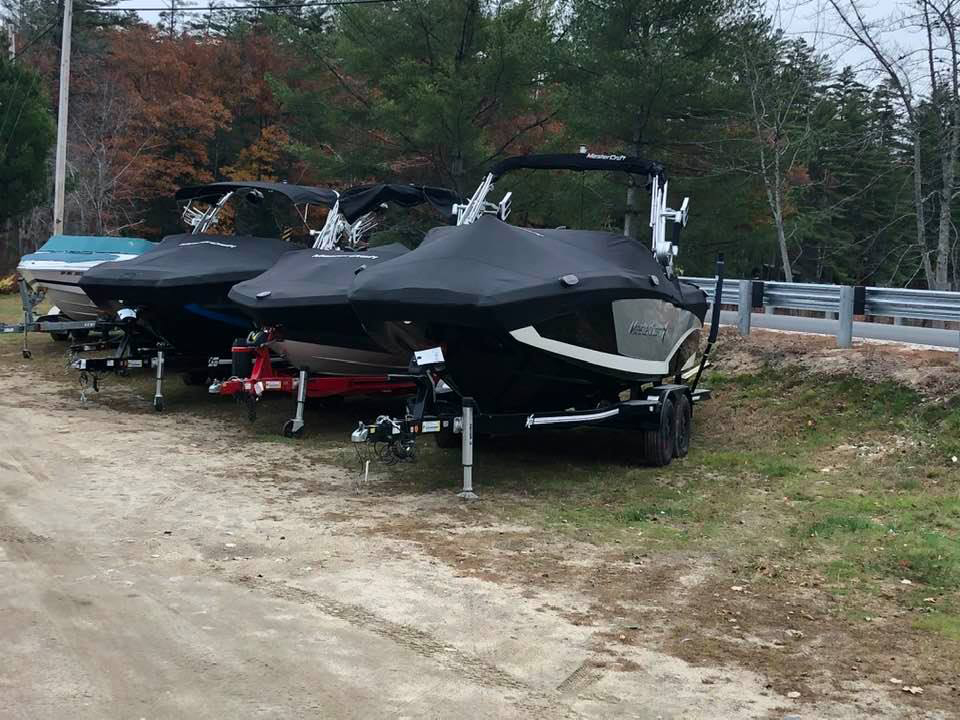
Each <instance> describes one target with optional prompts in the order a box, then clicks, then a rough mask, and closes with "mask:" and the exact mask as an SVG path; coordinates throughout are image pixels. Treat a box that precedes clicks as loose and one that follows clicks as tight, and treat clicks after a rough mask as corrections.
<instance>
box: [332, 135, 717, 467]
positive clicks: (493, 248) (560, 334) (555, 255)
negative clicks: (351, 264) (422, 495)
mask: <svg viewBox="0 0 960 720" xmlns="http://www.w3.org/2000/svg"><path fill="white" fill-rule="evenodd" d="M523 169H529V170H573V171H581V172H585V171H592V172H623V173H629V174H633V175H640V176H643V177H645V178H646V180H647V187H648V188H649V190H650V194H651V206H650V216H649V217H650V221H649V226H650V233H649V238H647V239H643V240H639V239H635V238H631V237H626V236H624V235H622V234H619V233H615V232H604V231H592V230H578V229H544V228H528V227H518V226H514V225H510V224H508V223H507V222H506V219H507V214H508V213H509V210H510V204H511V200H510V198H505V199H504V200H502V201H501V202H500V203H498V204H493V203H491V202H489V201H488V200H487V196H488V194H489V193H490V191H491V190H492V189H493V187H494V184H495V182H497V181H498V180H500V179H501V178H502V177H503V176H504V175H506V174H507V173H510V172H515V171H519V170H523ZM667 189H668V183H667V179H666V174H665V172H664V169H663V167H662V166H661V165H660V164H658V163H655V162H649V161H646V160H642V159H639V158H633V157H627V156H623V155H593V154H576V155H532V156H517V157H511V158H507V159H505V160H504V161H502V162H500V163H498V164H497V165H495V166H494V167H493V168H492V169H491V170H490V172H489V173H488V175H487V176H486V178H485V179H484V181H483V183H482V184H481V186H480V187H479V188H478V190H477V192H476V193H475V194H474V196H473V197H472V198H471V200H470V202H469V203H467V205H466V206H464V207H462V208H460V211H459V215H460V224H459V225H458V226H457V227H445V228H436V229H434V230H432V231H431V232H430V233H429V234H428V235H427V237H426V238H425V239H424V242H423V243H422V244H421V246H420V247H419V248H417V249H416V250H414V251H412V252H410V253H408V254H406V255H403V256H402V257H399V258H396V259H394V260H391V261H389V262H386V263H382V264H380V265H377V266H376V267H372V268H369V269H367V270H365V271H364V272H362V273H360V274H359V275H358V277H357V279H356V281H355V283H354V285H353V289H352V290H351V291H350V302H351V304H352V306H353V307H354V309H355V310H356V312H357V314H358V315H359V317H360V319H361V320H362V322H363V324H364V327H365V328H366V330H367V331H368V332H369V333H370V335H371V337H373V338H374V339H375V340H376V341H377V342H378V343H380V344H381V345H383V346H384V347H393V348H396V349H398V350H405V351H407V352H412V353H414V355H415V357H416V358H417V363H418V364H419V365H420V366H421V367H422V368H423V369H424V377H426V378H428V379H430V383H428V385H430V386H431V388H432V389H430V388H428V390H427V391H426V392H425V393H424V394H423V397H422V398H421V401H420V403H419V406H416V407H413V408H411V412H410V413H409V415H408V417H407V418H406V419H405V422H406V425H404V427H406V428H408V429H410V428H416V429H417V431H420V432H423V431H425V430H424V428H425V427H426V428H429V430H430V431H440V435H438V439H440V438H445V439H446V441H447V442H452V438H451V436H450V435H451V433H452V432H453V431H455V430H457V423H456V422H446V420H450V419H451V418H452V419H454V420H455V419H456V417H462V415H461V414H460V402H461V401H464V400H469V403H470V406H471V407H474V408H475V412H476V417H477V418H478V429H479V431H480V432H492V433H499V432H517V431H521V432H522V431H526V430H531V429H537V428H546V427H571V426H575V425H582V424H606V425H624V426H627V427H634V428H637V427H639V428H641V429H642V430H643V432H644V446H645V455H646V456H647V457H648V459H649V460H650V461H651V462H653V463H654V464H657V465H663V464H666V463H668V462H669V461H670V459H671V458H672V457H674V456H682V455H684V454H686V452H687V449H688V447H689V438H690V420H691V414H692V405H693V403H694V402H695V401H697V400H699V399H702V398H703V397H706V392H705V391H698V390H697V389H696V380H694V382H693V383H691V384H687V383H688V382H689V381H690V380H691V379H693V378H694V376H696V378H697V379H698V378H699V369H700V367H701V366H698V364H697V352H698V348H699V345H700V337H701V332H702V328H703V324H704V317H705V315H706V311H707V299H706V296H705V294H704V292H703V291H702V290H700V289H699V288H697V287H696V286H694V285H692V284H689V283H686V282H683V281H681V280H680V279H679V277H678V276H677V275H676V273H675V272H674V258H675V256H676V254H677V244H678V241H679V234H680V230H681V228H682V227H683V226H684V225H685V224H686V221H687V211H688V206H689V202H688V200H687V199H684V200H683V202H682V204H681V206H680V208H679V209H672V208H670V207H668V205H667ZM668 221H670V222H672V223H673V233H672V234H671V237H669V238H668V237H667V228H666V225H667V222H668ZM421 382H423V381H421ZM441 391H448V392H441ZM449 391H452V392H449ZM448 398H454V399H455V401H454V403H453V408H452V409H450V408H449V405H450V403H449V401H448ZM444 405H446V406H448V407H447V411H446V415H444V413H439V420H438V422H434V420H436V419H437V418H436V417H434V419H432V420H430V421H429V422H425V421H424V419H425V418H429V417H431V407H433V408H436V407H438V406H444ZM434 415H435V416H436V415H437V413H436V412H434ZM444 417H446V420H444ZM376 427H377V426H376V425H374V426H370V427H368V428H367V430H366V433H367V434H366V436H364V432H360V434H359V435H360V439H361V440H363V439H367V438H369V437H370V436H371V430H372V431H373V432H372V434H373V437H376V438H380V440H382V438H383V437H384V435H383V434H382V432H380V431H378V430H377V429H376ZM362 430H363V428H361V431H362ZM381 430H382V428H381ZM444 431H446V432H444ZM391 434H392V435H393V436H394V437H396V436H397V435H402V434H403V433H391ZM355 439H357V438H355ZM464 442H466V440H464ZM400 452H401V454H402V453H403V452H405V451H404V450H402V449H401V450H400Z"/></svg>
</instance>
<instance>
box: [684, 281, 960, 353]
mask: <svg viewBox="0 0 960 720" xmlns="http://www.w3.org/2000/svg"><path fill="white" fill-rule="evenodd" d="M682 279H683V280H686V281H688V282H691V283H693V284H694V285H696V286H697V287H699V288H700V289H701V290H703V291H704V292H705V293H706V295H707V299H708V300H709V301H710V302H713V293H714V288H715V286H716V280H715V279H714V278H700V277H685V278H682ZM721 303H722V304H723V305H734V306H736V307H737V308H738V310H739V313H738V314H739V318H738V320H739V321H738V326H739V328H740V333H741V334H743V335H747V334H749V333H750V324H751V323H750V316H751V312H752V311H753V310H754V309H755V308H761V307H762V308H788V309H792V310H813V311H818V312H824V313H833V314H835V316H836V318H837V320H838V328H837V343H838V345H840V347H850V345H851V344H852V341H853V316H854V315H871V316H878V317H891V318H894V319H897V320H899V319H901V318H908V319H912V320H934V321H942V322H960V292H947V291H938V290H912V289H904V288H880V287H862V286H861V287H852V286H848V285H822V284H814V283H786V282H767V281H760V280H728V281H726V282H725V283H724V286H723V298H722V300H721ZM958 341H960V335H958Z"/></svg>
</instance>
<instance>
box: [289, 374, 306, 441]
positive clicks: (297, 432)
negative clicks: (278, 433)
mask: <svg viewBox="0 0 960 720" xmlns="http://www.w3.org/2000/svg"><path fill="white" fill-rule="evenodd" d="M307 382H308V378H307V371H306V370H301V371H300V376H299V379H298V381H297V414H296V415H294V416H293V417H292V418H291V419H290V420H287V421H286V422H285V423H284V424H283V436H284V437H289V438H299V437H303V426H304V423H303V408H304V406H306V404H307Z"/></svg>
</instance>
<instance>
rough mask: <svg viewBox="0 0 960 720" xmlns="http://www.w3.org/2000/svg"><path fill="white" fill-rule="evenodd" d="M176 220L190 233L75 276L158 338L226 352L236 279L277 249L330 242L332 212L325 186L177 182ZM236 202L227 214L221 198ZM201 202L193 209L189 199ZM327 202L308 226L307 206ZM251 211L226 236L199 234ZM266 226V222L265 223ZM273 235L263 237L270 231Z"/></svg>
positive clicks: (180, 347)
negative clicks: (321, 218) (180, 206)
mask: <svg viewBox="0 0 960 720" xmlns="http://www.w3.org/2000/svg"><path fill="white" fill-rule="evenodd" d="M176 197H177V199H178V200H180V201H185V202H186V207H185V208H184V220H185V221H186V222H187V223H188V224H189V225H192V226H193V232H192V233H191V234H180V235H171V236H168V237H166V238H164V239H163V241H161V242H160V243H158V244H157V245H156V247H154V248H153V249H152V250H150V251H149V252H147V253H144V254H143V255H141V256H139V257H137V258H136V259H134V260H130V261H126V262H122V263H118V262H111V263H104V264H102V265H99V266H97V267H96V268H94V269H93V270H91V271H88V272H87V273H86V274H85V275H84V276H83V278H82V280H81V287H82V288H83V290H84V292H85V293H87V295H88V296H89V297H90V298H91V299H92V300H93V301H94V302H95V303H96V304H97V305H98V306H99V307H100V308H102V309H105V310H109V311H112V312H120V311H123V313H124V317H127V318H129V319H131V320H132V321H134V322H136V323H137V324H138V325H139V326H140V327H141V328H142V329H143V330H145V331H146V332H147V333H148V334H149V335H151V336H152V337H154V338H155V339H156V340H157V341H158V342H162V343H164V344H165V345H167V346H169V347H170V348H173V349H175V350H177V351H179V352H182V353H187V352H189V353H190V354H192V355H196V356H203V355H216V354H218V353H225V352H228V351H229V348H230V344H231V342H232V340H233V338H234V337H236V336H237V335H242V334H245V333H246V332H247V331H248V330H249V329H250V328H251V323H250V320H249V318H248V317H247V316H246V315H244V314H243V313H241V312H240V311H239V310H238V308H237V307H236V306H235V305H233V304H232V303H231V302H230V301H229V300H228V298H227V294H228V292H229V291H230V288H231V287H233V285H235V284H236V283H238V282H241V281H243V280H247V279H249V278H252V277H255V276H257V275H259V274H260V273H262V272H263V271H264V270H266V269H268V268H269V267H271V266H272V265H273V264H274V263H276V262H277V261H278V260H279V259H280V258H281V257H282V256H283V255H285V254H287V253H289V252H291V251H293V250H296V249H298V248H300V247H303V246H304V245H309V244H310V243H313V244H314V245H315V246H320V245H323V244H331V245H332V244H333V242H334V239H335V236H336V235H337V233H338V232H339V231H340V229H341V228H340V227H339V225H338V223H339V221H340V218H339V216H338V215H337V213H335V212H334V211H333V210H332V208H334V207H335V205H336V203H337V199H338V194H337V193H336V192H335V191H333V190H328V189H322V188H314V187H306V186H300V185H288V184H285V183H267V182H252V181H251V182H221V183H212V184H209V185H202V186H197V187H190V188H184V189H182V190H180V191H178V192H177V194H176ZM231 199H233V200H240V201H241V202H240V203H238V205H239V207H236V208H232V209H233V215H232V216H230V215H229V214H228V213H227V211H226V210H225V209H226V208H227V207H229V206H228V201H229V200H231ZM198 202H199V203H202V204H203V205H205V206H206V207H205V208H201V209H197V208H196V207H195V203H198ZM315 206H320V207H321V208H327V209H328V213H327V215H326V217H325V222H324V225H323V228H322V229H321V230H312V229H311V228H310V226H309V224H308V223H309V217H310V211H311V208H313V207H315ZM248 212H249V213H250V214H252V215H253V216H255V219H252V220H250V221H249V222H248V223H247V225H248V228H243V229H242V230H241V232H240V233H233V234H206V233H207V231H209V230H211V229H215V228H216V227H217V226H218V225H219V224H223V225H229V224H233V225H234V226H235V227H236V226H238V225H239V224H240V221H241V220H243V218H244V216H245V213H248ZM271 226H272V227H271ZM271 229H272V230H273V232H274V233H275V236H273V237H265V236H262V235H260V234H257V233H260V232H263V234H264V235H265V234H266V233H267V232H269V231H270V230H271Z"/></svg>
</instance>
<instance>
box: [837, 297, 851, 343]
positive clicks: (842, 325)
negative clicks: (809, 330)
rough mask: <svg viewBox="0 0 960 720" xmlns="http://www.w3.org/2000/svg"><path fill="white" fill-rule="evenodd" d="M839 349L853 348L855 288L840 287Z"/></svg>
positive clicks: (838, 315) (838, 316)
mask: <svg viewBox="0 0 960 720" xmlns="http://www.w3.org/2000/svg"><path fill="white" fill-rule="evenodd" d="M837 347H842V348H848V347H853V288H852V287H850V286H849V285H842V286H841V287H840V312H839V313H838V314H837Z"/></svg>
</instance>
